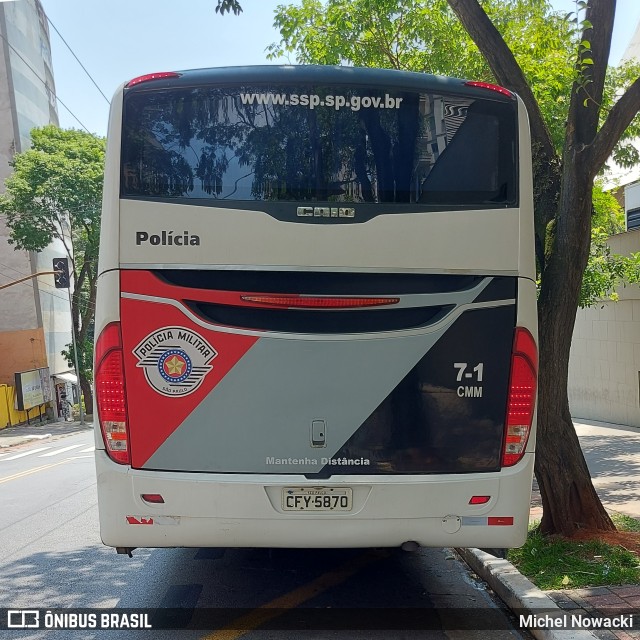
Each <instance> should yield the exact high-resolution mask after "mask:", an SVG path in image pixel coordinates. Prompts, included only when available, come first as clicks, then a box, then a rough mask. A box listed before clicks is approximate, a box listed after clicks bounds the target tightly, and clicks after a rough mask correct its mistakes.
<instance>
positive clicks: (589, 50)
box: [565, 0, 616, 175]
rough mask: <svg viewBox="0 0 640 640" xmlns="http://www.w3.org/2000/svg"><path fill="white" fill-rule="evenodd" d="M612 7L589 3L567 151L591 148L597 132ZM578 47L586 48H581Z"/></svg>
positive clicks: (609, 1)
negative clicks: (587, 146)
mask: <svg viewBox="0 0 640 640" xmlns="http://www.w3.org/2000/svg"><path fill="white" fill-rule="evenodd" d="M615 6H616V3H615V0H589V5H588V6H587V11H586V15H585V22H584V23H583V24H584V29H583V31H582V37H581V39H580V45H578V51H577V62H576V70H577V73H578V76H577V80H576V82H574V84H573V89H572V91H571V103H570V105H569V115H568V121H569V123H570V124H571V126H570V127H568V128H567V137H566V142H565V149H567V150H569V149H571V148H572V147H573V146H574V145H575V146H578V147H582V146H586V145H590V144H592V142H593V139H594V137H595V135H596V132H597V130H598V121H599V113H600V107H601V105H602V95H603V92H604V82H605V77H606V75H607V65H608V60H609V51H610V49H611V34H612V32H613V19H614V17H615ZM582 43H588V45H586V46H583V44H582ZM589 60H590V62H585V61H589ZM593 175H595V173H594V174H593Z"/></svg>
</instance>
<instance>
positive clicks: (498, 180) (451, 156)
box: [121, 86, 517, 208]
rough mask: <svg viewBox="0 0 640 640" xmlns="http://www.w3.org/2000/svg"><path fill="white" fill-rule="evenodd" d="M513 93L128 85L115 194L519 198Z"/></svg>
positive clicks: (480, 201) (456, 200)
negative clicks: (132, 88) (497, 96)
mask: <svg viewBox="0 0 640 640" xmlns="http://www.w3.org/2000/svg"><path fill="white" fill-rule="evenodd" d="M516 133H517V129H516V107H515V103H514V102H506V101H500V100H491V99H477V98H475V97H471V96H464V95H443V94H437V93H428V92H425V93H418V92H415V91H399V90H390V91H386V92H385V91H381V90H378V89H366V88H361V87H359V88H357V89H356V88H353V89H348V88H345V87H339V88H338V87H318V86H302V87H301V86H298V87H295V88H293V87H219V86H216V87H211V86H202V87H195V88H174V89H170V90H149V91H136V92H131V93H130V94H129V95H125V102H124V124H123V142H122V173H121V194H122V196H123V197H125V198H127V197H144V198H151V199H161V200H168V199H175V198H193V199H206V200H220V201H224V200H226V201H237V200H244V201H247V200H253V201H294V202H313V201H316V202H354V203H405V204H406V203H419V204H422V205H424V206H425V207H428V206H429V205H437V206H439V207H454V208H461V207H462V208H472V207H480V208H487V207H506V206H514V205H515V204H517V188H516V187H517V172H516V165H517V162H516V158H517V149H516Z"/></svg>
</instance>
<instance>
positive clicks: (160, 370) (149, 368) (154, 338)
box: [133, 327, 218, 396]
mask: <svg viewBox="0 0 640 640" xmlns="http://www.w3.org/2000/svg"><path fill="white" fill-rule="evenodd" d="M133 354H134V355H135V356H136V357H137V358H138V364H137V365H136V366H137V367H141V368H142V369H144V374H145V377H146V379H147V382H148V383H149V385H150V386H151V387H153V388H154V389H155V390H156V391H157V392H158V393H161V394H162V395H163V396H186V395H189V394H190V393H193V392H194V391H195V390H196V389H197V388H198V387H199V386H200V385H201V384H202V381H203V380H204V378H205V376H206V375H207V374H208V373H209V371H211V369H213V367H212V366H211V365H210V364H209V363H210V362H211V361H212V360H213V359H214V358H215V357H216V356H217V355H218V352H217V351H216V350H215V349H214V348H213V347H212V346H211V345H210V344H209V343H208V342H207V341H206V340H205V339H204V338H203V337H202V336H200V335H198V334H197V333H195V331H191V330H190V329H185V328H184V327H163V328H162V329H158V330H157V331H154V332H153V333H150V334H149V335H148V336H147V337H146V338H144V340H142V341H141V342H140V344H139V345H138V346H137V347H136V348H135V349H134V350H133Z"/></svg>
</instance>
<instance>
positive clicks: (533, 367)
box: [502, 327, 538, 467]
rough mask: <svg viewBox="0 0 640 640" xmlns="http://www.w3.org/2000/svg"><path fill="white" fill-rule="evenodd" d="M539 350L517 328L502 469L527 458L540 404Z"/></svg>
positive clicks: (524, 330) (531, 340) (525, 331)
mask: <svg viewBox="0 0 640 640" xmlns="http://www.w3.org/2000/svg"><path fill="white" fill-rule="evenodd" d="M537 376H538V349H537V347H536V342H535V340H534V339H533V336H532V335H531V334H530V333H529V331H527V330H526V329H523V328H522V327H517V328H516V334H515V339H514V342H513V353H512V355H511V377H510V380H509V400H508V403H507V420H506V424H505V432H506V433H505V439H504V451H503V454H502V466H503V467H511V466H513V465H514V464H516V463H517V462H518V461H519V460H520V459H521V458H522V456H523V455H524V452H525V449H526V447H527V440H528V439H529V432H530V431H531V423H532V421H533V411H534V408H535V404H536V388H537Z"/></svg>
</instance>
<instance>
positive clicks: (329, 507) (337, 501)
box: [282, 487, 353, 513]
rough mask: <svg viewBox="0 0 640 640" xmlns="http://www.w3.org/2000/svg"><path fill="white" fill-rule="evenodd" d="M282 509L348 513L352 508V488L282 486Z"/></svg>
mask: <svg viewBox="0 0 640 640" xmlns="http://www.w3.org/2000/svg"><path fill="white" fill-rule="evenodd" d="M327 498H328V500H327ZM282 510H283V511H285V512H287V513H293V512H295V513H301V512H302V513H350V512H351V511H352V510H353V489H352V488H351V487H283V488H282Z"/></svg>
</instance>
